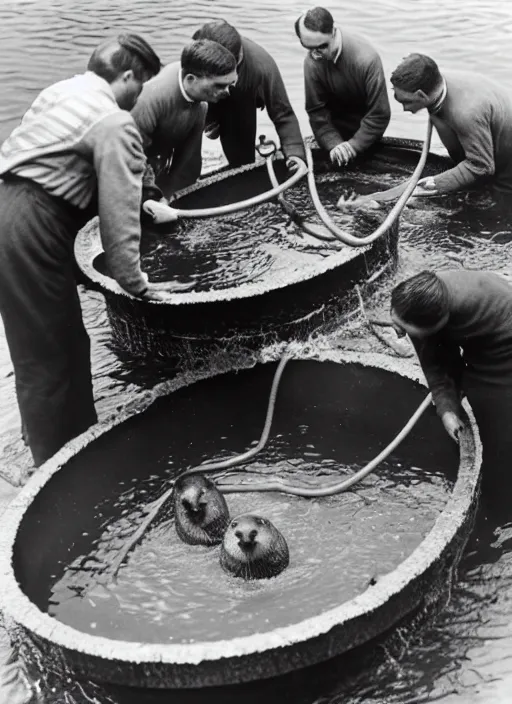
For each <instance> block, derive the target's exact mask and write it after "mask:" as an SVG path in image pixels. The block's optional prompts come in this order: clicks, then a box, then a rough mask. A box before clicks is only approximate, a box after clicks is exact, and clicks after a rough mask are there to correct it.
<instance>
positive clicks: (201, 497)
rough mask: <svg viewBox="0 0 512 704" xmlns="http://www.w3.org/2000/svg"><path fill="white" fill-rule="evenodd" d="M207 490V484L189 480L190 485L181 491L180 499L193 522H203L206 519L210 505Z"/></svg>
mask: <svg viewBox="0 0 512 704" xmlns="http://www.w3.org/2000/svg"><path fill="white" fill-rule="evenodd" d="M207 491H208V489H207V487H206V486H201V485H200V484H199V483H195V484H193V483H191V482H189V484H188V486H187V487H186V488H185V489H184V490H183V491H182V492H181V496H180V499H179V500H180V502H181V505H182V507H183V510H184V511H185V513H186V514H187V516H188V517H189V519H190V520H191V521H192V523H201V522H202V521H203V520H204V517H205V515H206V509H207V506H208V498H207V495H206V492H207Z"/></svg>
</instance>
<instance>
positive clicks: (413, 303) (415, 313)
mask: <svg viewBox="0 0 512 704" xmlns="http://www.w3.org/2000/svg"><path fill="white" fill-rule="evenodd" d="M391 308H392V310H394V311H395V313H397V315H398V316H399V317H400V318H401V319H402V320H403V321H404V323H411V324H412V325H417V326H418V327H420V328H431V327H433V326H434V325H437V323H439V322H440V320H441V319H442V318H443V317H444V316H445V315H446V313H447V312H448V293H447V291H446V286H445V284H444V283H443V281H441V279H440V278H439V277H438V276H436V274H434V272H433V271H422V272H420V273H419V274H416V276H412V277H411V278H410V279H406V280H405V281H402V282H401V283H399V284H398V286H395V288H394V289H393V291H392V293H391Z"/></svg>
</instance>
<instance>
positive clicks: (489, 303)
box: [411, 270, 512, 416]
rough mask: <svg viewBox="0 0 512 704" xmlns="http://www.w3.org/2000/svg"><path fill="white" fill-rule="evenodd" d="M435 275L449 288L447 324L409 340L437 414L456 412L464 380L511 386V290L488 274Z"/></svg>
mask: <svg viewBox="0 0 512 704" xmlns="http://www.w3.org/2000/svg"><path fill="white" fill-rule="evenodd" d="M437 275H438V276H439V278H440V279H441V280H442V281H443V282H444V284H445V285H446V287H447V289H448V306H449V318H448V322H447V323H446V325H445V326H444V327H443V328H442V329H441V330H440V331H439V332H437V333H436V334H434V335H431V336H429V337H427V338H425V339H423V340H418V339H417V338H411V340H412V343H413V345H414V347H415V349H416V352H417V354H418V358H419V361H420V363H421V366H422V369H423V372H424V374H425V377H426V379H427V382H428V385H429V387H430V390H431V391H432V395H433V397H434V402H435V404H436V408H437V412H438V413H439V415H440V416H442V415H443V413H445V412H446V411H453V412H455V413H459V408H460V401H459V399H460V390H461V389H463V388H464V381H465V380H469V379H471V378H472V379H474V380H476V381H478V382H483V383H484V384H489V385H493V386H502V387H503V386H508V387H511V386H512V286H510V285H509V284H508V283H507V281H505V279H503V278H502V277H501V276H498V275H497V274H493V273H491V272H487V271H466V270H456V271H442V272H439V273H438V274H437ZM511 393H512V388H511Z"/></svg>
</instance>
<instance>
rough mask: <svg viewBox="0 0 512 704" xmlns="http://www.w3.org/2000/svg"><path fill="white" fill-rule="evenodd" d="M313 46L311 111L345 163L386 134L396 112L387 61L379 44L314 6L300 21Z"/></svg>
mask: <svg viewBox="0 0 512 704" xmlns="http://www.w3.org/2000/svg"><path fill="white" fill-rule="evenodd" d="M295 32H296V34H297V36H298V38H299V40H300V43H301V44H302V46H303V47H304V48H305V49H307V50H308V54H307V56H306V59H305V61H304V86H305V93H306V111H307V113H308V116H309V122H310V124H311V129H312V130H313V134H314V136H315V138H316V140H317V142H318V143H319V144H320V146H321V147H323V148H324V149H326V150H327V151H328V152H329V156H330V159H331V161H332V163H333V164H337V165H338V166H343V165H346V164H348V163H349V162H350V161H352V160H353V159H355V158H356V157H357V155H358V154H362V153H363V152H365V151H366V150H367V149H369V148H370V147H371V146H372V145H373V144H374V143H375V142H377V141H378V140H380V139H381V137H382V135H383V134H384V132H385V130H386V128H387V126H388V124H389V120H390V117H391V110H390V107H389V99H388V93H387V88H386V80H385V77H384V69H383V67H382V61H381V59H380V57H379V55H378V53H377V51H376V50H375V49H374V47H373V46H372V45H371V44H370V43H369V42H368V41H366V39H363V38H362V37H359V36H358V35H356V34H352V33H351V32H350V33H349V32H346V31H345V30H341V28H340V27H339V26H338V25H337V24H335V22H334V18H333V16H332V15H331V13H330V12H329V11H328V10H326V9H325V8H323V7H315V8H313V9H311V10H308V11H307V12H306V13H304V14H302V15H301V16H300V17H299V19H298V20H297V21H296V22H295Z"/></svg>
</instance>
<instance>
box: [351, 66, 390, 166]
mask: <svg viewBox="0 0 512 704" xmlns="http://www.w3.org/2000/svg"><path fill="white" fill-rule="evenodd" d="M361 81H362V82H363V83H364V89H365V93H366V105H367V111H366V114H365V116H364V117H363V119H362V120H361V124H360V126H359V129H358V130H357V132H356V133H355V134H354V136H353V137H351V138H350V139H349V140H348V143H349V144H350V145H351V146H352V147H353V149H354V150H355V152H356V153H358V154H360V153H361V152H364V151H366V150H367V149H368V147H371V145H372V144H373V143H374V142H376V141H377V140H379V139H380V138H381V137H382V135H383V134H384V132H385V131H386V127H387V126H388V125H389V120H390V118H391V108H390V107H389V98H388V92H387V88H386V79H385V76H384V69H383V67H382V61H381V60H380V57H378V56H375V57H374V58H373V59H372V61H371V62H370V63H369V64H367V66H366V67H365V70H364V72H363V74H362V76H361Z"/></svg>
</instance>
